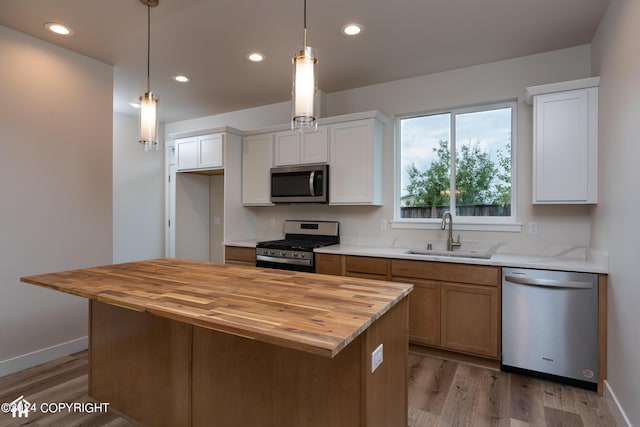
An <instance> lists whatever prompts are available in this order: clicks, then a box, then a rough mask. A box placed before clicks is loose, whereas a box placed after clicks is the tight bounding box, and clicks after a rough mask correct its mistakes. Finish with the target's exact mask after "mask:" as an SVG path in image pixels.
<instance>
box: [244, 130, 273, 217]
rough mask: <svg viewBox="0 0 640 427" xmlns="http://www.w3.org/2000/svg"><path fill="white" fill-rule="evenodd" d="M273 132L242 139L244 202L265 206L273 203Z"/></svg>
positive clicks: (249, 204)
mask: <svg viewBox="0 0 640 427" xmlns="http://www.w3.org/2000/svg"><path fill="white" fill-rule="evenodd" d="M272 164H273V134H272V133H264V134H259V135H250V136H245V137H244V139H243V141H242V204H243V205H246V206H261V205H262V206H264V205H272V203H271V165H272Z"/></svg>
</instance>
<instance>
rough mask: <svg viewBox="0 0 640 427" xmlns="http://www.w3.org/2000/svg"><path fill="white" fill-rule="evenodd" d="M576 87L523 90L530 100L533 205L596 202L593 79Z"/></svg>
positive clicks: (596, 128)
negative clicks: (531, 114) (531, 99)
mask: <svg viewBox="0 0 640 427" xmlns="http://www.w3.org/2000/svg"><path fill="white" fill-rule="evenodd" d="M595 79H597V78H595ZM577 82H578V83H579V84H578V83H577ZM577 82H567V86H562V84H554V85H545V86H536V87H534V88H527V91H528V92H529V93H530V94H531V96H532V97H533V203H534V204H588V203H597V201H598V88H597V80H594V79H584V80H582V81H577ZM594 83H595V85H596V87H594ZM559 85H560V86H559ZM580 86H586V87H580ZM562 87H570V88H572V89H571V90H558V89H559V88H562ZM545 89H548V90H554V91H553V92H551V93H545Z"/></svg>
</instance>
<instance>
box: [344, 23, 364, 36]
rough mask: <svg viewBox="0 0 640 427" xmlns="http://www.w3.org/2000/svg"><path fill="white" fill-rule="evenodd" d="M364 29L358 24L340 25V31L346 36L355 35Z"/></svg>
mask: <svg viewBox="0 0 640 427" xmlns="http://www.w3.org/2000/svg"><path fill="white" fill-rule="evenodd" d="M362 30H364V27H363V26H362V25H360V24H347V25H345V26H344V27H342V32H343V33H344V34H345V35H347V36H355V35H356V34H360V33H361V32H362Z"/></svg>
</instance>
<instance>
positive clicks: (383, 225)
mask: <svg viewBox="0 0 640 427" xmlns="http://www.w3.org/2000/svg"><path fill="white" fill-rule="evenodd" d="M386 229H387V220H386V219H384V218H383V219H381V220H380V230H386Z"/></svg>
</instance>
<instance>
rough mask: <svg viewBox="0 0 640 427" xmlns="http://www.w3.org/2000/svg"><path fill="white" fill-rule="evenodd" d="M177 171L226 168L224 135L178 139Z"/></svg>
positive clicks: (176, 143) (176, 145)
mask: <svg viewBox="0 0 640 427" xmlns="http://www.w3.org/2000/svg"><path fill="white" fill-rule="evenodd" d="M175 147H176V148H175V150H176V169H177V170H179V171H180V170H191V169H215V168H222V167H223V166H224V134H223V133H218V134H212V135H200V136H193V137H189V138H181V139H177V140H176V142H175Z"/></svg>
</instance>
